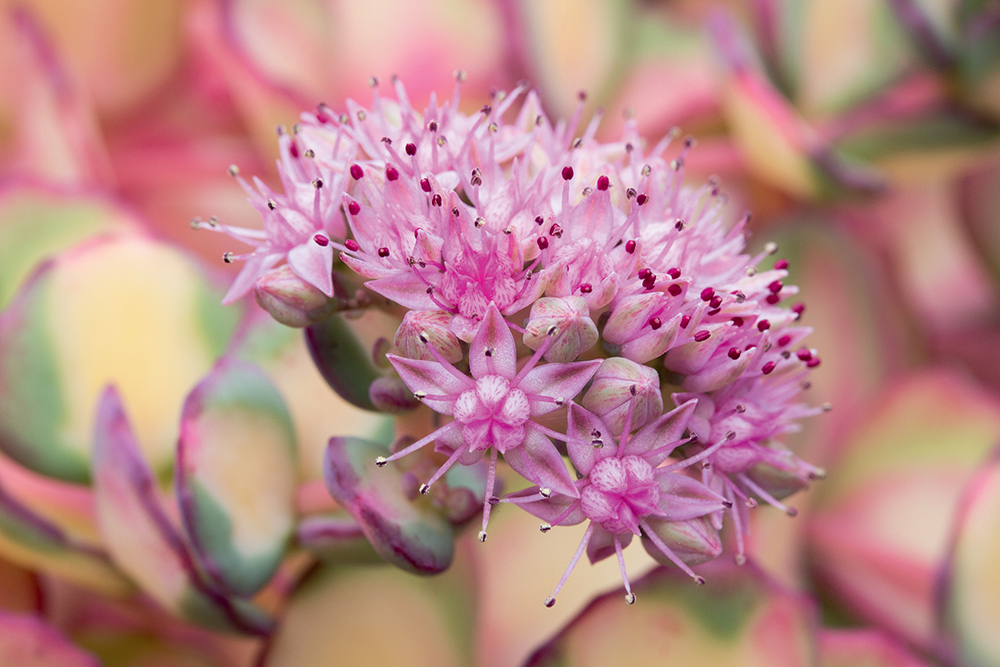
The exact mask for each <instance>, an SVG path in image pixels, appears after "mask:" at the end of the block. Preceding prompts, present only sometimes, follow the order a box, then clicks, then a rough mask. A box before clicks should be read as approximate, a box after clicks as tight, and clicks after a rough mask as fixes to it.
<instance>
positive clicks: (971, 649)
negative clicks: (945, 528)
mask: <svg viewBox="0 0 1000 667" xmlns="http://www.w3.org/2000/svg"><path fill="white" fill-rule="evenodd" d="M952 539H953V543H952V546H951V554H950V558H949V562H948V567H947V569H946V571H945V572H946V574H945V577H944V582H945V586H944V591H943V595H942V600H941V603H942V606H941V609H940V613H941V619H942V626H943V627H944V628H945V632H946V634H947V635H948V637H949V638H950V639H951V640H952V642H953V644H954V648H955V652H956V653H957V655H958V657H959V659H960V660H961V662H962V664H970V665H971V664H977V665H994V664H997V663H998V662H1000V637H998V635H997V632H996V628H997V627H998V625H997V624H998V623H1000V578H998V577H997V563H998V562H1000V450H997V451H996V452H994V455H993V457H992V460H991V461H990V462H989V464H988V465H986V466H984V467H983V469H982V470H980V471H979V472H978V473H977V474H976V476H975V477H973V479H972V482H971V483H970V484H969V486H968V487H967V488H966V492H965V495H964V498H963V502H962V504H961V508H960V512H959V517H958V521H957V523H956V525H955V527H954V533H953V536H952Z"/></svg>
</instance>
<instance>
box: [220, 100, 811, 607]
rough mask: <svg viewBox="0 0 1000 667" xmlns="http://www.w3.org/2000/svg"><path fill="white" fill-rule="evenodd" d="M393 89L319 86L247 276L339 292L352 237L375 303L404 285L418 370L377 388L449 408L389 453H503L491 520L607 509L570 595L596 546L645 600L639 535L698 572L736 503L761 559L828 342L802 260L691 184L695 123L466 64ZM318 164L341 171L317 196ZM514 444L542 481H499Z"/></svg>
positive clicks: (321, 174)
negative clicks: (805, 285)
mask: <svg viewBox="0 0 1000 667" xmlns="http://www.w3.org/2000/svg"><path fill="white" fill-rule="evenodd" d="M393 87H394V90H395V99H388V98H384V97H383V96H382V95H381V94H380V90H379V86H378V83H377V82H374V86H373V100H372V103H371V105H370V106H368V107H364V106H362V105H360V104H358V103H356V102H354V101H348V102H347V104H346V111H345V112H344V113H342V114H337V113H334V112H333V111H332V110H331V109H330V108H329V107H326V106H324V105H321V106H320V107H319V108H318V109H317V110H316V112H315V113H313V114H305V115H304V116H303V117H302V122H301V124H300V125H299V126H298V130H297V133H296V134H294V135H293V136H288V135H285V136H283V137H282V139H281V142H282V147H283V148H282V150H283V153H282V161H281V163H280V165H279V167H280V169H281V171H282V181H283V185H284V187H285V193H284V195H282V196H280V197H279V196H278V195H277V194H275V193H271V192H270V191H267V190H266V189H265V188H264V186H262V185H260V184H258V189H259V191H260V192H261V193H263V194H262V195H261V197H260V198H258V199H255V200H253V201H254V202H255V204H256V205H257V206H258V209H259V210H261V211H262V214H264V215H265V227H266V229H265V233H262V234H263V236H261V237H260V239H258V241H257V242H256V245H257V247H258V249H257V251H255V253H252V256H251V257H250V258H249V261H248V264H247V266H246V267H245V268H244V270H243V272H241V274H240V277H239V279H238V280H237V284H238V285H239V287H237V286H236V285H234V288H233V290H232V291H231V293H239V292H240V291H241V290H244V289H245V285H247V284H252V282H253V281H256V280H259V279H260V276H261V275H262V271H263V269H261V268H260V267H261V266H263V265H264V264H266V265H267V266H272V265H273V263H275V262H280V261H281V259H282V258H284V260H285V261H286V262H287V263H288V265H289V267H290V270H291V271H292V272H294V273H295V274H296V275H297V276H298V277H300V278H301V279H302V280H304V281H306V282H307V283H309V284H310V285H312V286H314V287H316V288H317V289H318V290H319V291H320V292H321V293H323V294H329V292H327V291H325V290H326V288H327V287H329V285H328V283H327V282H325V280H326V278H328V277H329V273H330V272H331V266H332V262H333V261H335V258H334V257H333V255H337V256H338V257H339V260H340V261H342V262H343V264H344V265H345V266H346V267H347V268H348V269H350V270H352V271H353V272H355V273H356V274H357V275H358V276H360V277H361V278H362V279H363V280H364V284H365V287H366V288H367V289H368V290H370V291H372V292H374V293H376V294H378V295H379V296H380V297H382V298H381V299H368V300H367V301H366V302H365V303H368V304H369V305H371V304H376V305H377V304H379V303H384V302H385V301H386V300H388V301H389V302H391V303H394V304H396V306H399V307H402V310H403V312H404V314H403V315H402V316H401V317H399V318H398V319H397V323H398V328H397V330H396V332H395V335H394V336H393V338H392V339H393V344H394V347H395V350H394V352H393V353H391V354H388V355H386V357H387V359H388V361H389V362H390V364H391V367H392V369H393V370H394V371H395V372H396V374H397V375H398V380H397V379H396V378H386V377H379V378H378V379H377V380H376V382H378V383H381V384H379V386H378V387H376V386H375V384H374V383H373V384H372V388H371V389H370V391H369V394H370V395H379V396H382V394H385V395H386V396H387V397H389V398H391V400H387V404H390V403H391V407H393V409H397V407H398V409H406V408H407V407H408V402H407V401H406V400H404V399H405V397H404V396H403V395H402V394H401V393H400V392H401V390H402V385H405V387H406V388H407V389H408V390H409V391H410V392H412V393H413V396H414V397H415V398H416V400H418V401H419V402H420V403H421V404H422V405H423V406H424V407H425V408H426V409H429V410H430V411H433V412H435V413H437V414H438V415H439V417H436V419H435V421H434V423H435V428H434V430H432V431H431V432H429V433H424V434H422V437H419V436H418V437H417V438H416V439H415V440H414V441H413V442H412V444H409V445H408V446H405V447H403V448H402V449H400V450H399V451H396V452H395V453H393V454H392V455H391V456H388V457H379V459H378V460H377V461H376V463H377V464H378V465H379V466H384V465H386V464H387V463H389V462H390V461H394V460H397V459H400V458H402V457H406V456H411V455H414V456H423V454H417V452H418V451H420V450H424V449H425V448H426V447H427V446H428V445H431V444H432V443H434V449H435V450H436V451H437V452H439V453H440V454H443V455H444V456H445V457H446V459H445V461H444V463H443V464H441V463H440V459H437V462H436V463H434V464H433V466H437V467H436V471H435V472H433V473H432V474H430V476H429V477H428V478H427V479H426V480H425V481H424V482H423V484H422V485H421V486H420V487H419V488H420V491H421V492H423V493H427V492H428V491H429V490H430V488H431V486H432V485H433V484H435V483H436V482H437V481H438V480H439V479H440V478H441V477H442V476H443V475H444V474H445V473H446V472H447V471H448V470H449V469H450V468H451V467H453V466H454V465H456V464H459V465H472V464H475V463H478V462H480V461H481V460H483V459H484V458H486V459H488V462H489V463H488V473H487V475H486V483H485V494H484V497H483V520H482V530H481V532H480V540H483V541H485V539H486V528H487V525H488V521H489V516H490V512H491V508H492V506H493V505H494V504H496V503H498V502H504V503H506V504H511V505H515V506H520V507H522V508H524V509H526V510H528V511H529V512H532V513H534V514H536V515H538V516H539V517H541V518H543V519H544V520H545V521H546V523H545V524H543V530H548V529H550V528H551V527H552V526H557V525H567V524H574V523H581V522H583V521H588V522H589V523H588V528H587V530H586V533H585V535H584V539H583V541H582V542H581V544H580V547H579V549H578V550H577V552H576V554H575V555H574V556H573V558H572V560H571V563H570V566H569V567H568V568H567V570H566V573H565V574H564V576H563V578H562V580H561V581H560V582H559V584H558V585H557V587H556V593H557V592H558V591H559V590H560V588H561V587H562V585H563V584H564V583H565V581H566V578H567V577H568V576H569V573H570V572H571V571H572V569H573V567H574V566H575V564H576V562H577V561H578V560H579V558H580V557H581V555H582V554H583V552H584V551H586V552H587V553H588V556H589V558H590V560H591V561H596V560H600V559H602V558H606V557H608V556H609V555H610V554H612V553H615V554H616V555H617V557H618V559H619V563H620V565H621V569H622V576H623V581H624V583H625V588H626V592H627V594H628V599H629V601H632V600H633V599H634V596H632V593H631V588H630V584H629V581H628V577H627V575H626V573H625V571H624V561H623V560H622V550H623V549H624V548H625V547H627V546H628V545H629V544H630V543H631V541H632V539H633V538H635V537H639V538H640V539H641V541H642V542H643V544H644V546H645V547H646V548H647V550H649V552H650V553H651V554H652V555H653V557H654V558H656V559H658V560H660V561H661V562H664V563H672V564H674V565H676V566H677V567H680V568H681V569H683V570H684V571H685V572H687V573H688V574H689V575H690V576H691V577H692V578H694V579H695V580H697V581H701V579H700V577H698V575H696V574H695V573H694V572H693V571H692V570H691V565H694V564H697V563H700V562H704V561H706V560H708V559H710V558H713V557H715V556H716V555H718V554H719V552H720V551H721V542H720V540H719V530H721V528H722V524H723V521H724V520H725V517H727V516H728V517H730V520H731V521H732V522H733V523H734V526H735V528H736V530H735V533H736V535H737V538H738V553H737V560H738V561H741V560H742V559H743V546H742V543H743V542H742V534H743V532H745V530H746V527H747V510H748V505H752V504H755V503H756V499H761V500H764V501H766V502H768V503H770V504H773V505H776V506H778V507H780V508H784V509H787V508H786V507H785V506H784V505H783V504H782V503H781V500H780V499H781V498H783V497H784V496H786V495H788V494H790V493H792V492H794V491H796V490H798V489H800V488H802V487H803V486H804V485H805V484H806V483H807V482H808V481H809V480H810V479H812V478H815V477H818V476H820V473H821V471H819V470H818V469H816V468H813V467H812V466H810V465H809V464H807V463H805V462H803V461H801V460H799V459H798V458H797V457H795V456H794V455H793V454H792V453H791V452H789V451H788V450H787V449H786V448H785V447H784V446H783V445H782V444H781V442H780V438H781V437H782V436H783V435H784V434H785V433H788V432H790V431H792V430H794V429H796V428H797V424H798V421H799V420H800V419H801V418H803V417H807V416H810V415H812V414H814V413H815V412H817V411H818V409H816V408H811V407H808V406H806V405H805V404H804V403H802V402H801V401H800V400H799V398H798V396H799V393H800V392H801V391H802V389H803V388H804V387H805V386H806V385H807V381H806V377H807V376H808V374H809V372H810V371H811V369H812V368H814V367H815V366H816V365H818V364H819V357H818V356H817V355H816V352H815V350H811V349H809V348H806V347H804V346H803V344H802V341H803V339H804V338H805V337H806V336H807V335H808V333H809V329H808V328H806V327H802V326H800V325H799V324H798V320H799V317H800V315H801V314H802V310H803V308H802V307H801V306H799V305H796V306H793V307H791V308H788V307H787V306H786V300H787V299H788V298H789V297H791V296H792V295H794V294H795V293H796V288H795V287H794V286H792V285H789V284H786V281H787V276H788V271H787V262H785V261H784V260H779V261H778V262H776V263H775V264H774V266H773V268H769V269H766V270H762V269H760V266H759V265H760V264H761V263H762V262H763V261H764V260H765V258H767V257H768V256H769V255H773V254H774V253H775V251H776V247H774V246H773V245H768V246H767V247H765V249H764V251H763V252H761V253H760V254H758V255H751V254H749V253H748V252H747V250H746V236H745V228H746V225H747V224H748V222H749V215H744V216H743V217H741V218H740V219H739V220H737V221H736V222H735V224H730V223H728V222H727V220H726V218H725V217H724V211H725V208H724V205H725V203H726V197H725V195H724V194H723V193H722V191H721V185H720V183H719V182H718V179H715V178H713V179H709V181H708V182H707V183H705V184H703V185H701V186H699V187H695V188H690V187H687V186H685V185H684V183H683V178H684V172H685V162H686V159H687V156H688V153H689V152H690V151H691V150H692V149H693V147H694V141H693V139H690V138H688V139H685V140H684V141H683V142H682V145H681V147H680V150H679V151H672V149H671V145H672V142H673V139H674V138H675V137H676V134H677V133H676V132H671V133H670V134H669V135H668V136H666V137H664V138H663V139H662V140H661V141H659V142H657V143H655V144H653V145H652V146H649V145H648V144H647V143H646V142H645V141H644V140H643V139H642V138H641V137H640V136H639V135H638V132H637V129H636V128H637V126H636V123H635V121H634V120H629V121H627V122H626V125H625V128H624V131H623V134H622V137H621V139H620V140H619V141H612V142H599V141H597V140H596V139H595V136H596V131H597V126H598V123H599V115H598V116H597V117H595V119H594V120H593V121H592V122H591V123H590V124H589V125H588V126H587V127H586V128H583V129H582V132H580V133H579V135H578V123H579V118H580V116H581V112H582V105H583V100H582V98H581V106H580V107H578V109H577V112H576V114H575V115H574V116H573V118H571V119H570V120H569V121H568V122H562V121H560V122H557V123H552V122H550V121H549V119H548V118H547V117H546V115H545V114H544V113H543V112H542V110H541V107H540V104H539V101H538V98H537V96H535V95H534V94H533V93H531V92H528V91H527V90H526V89H525V88H524V87H523V86H522V87H518V88H516V89H515V90H513V91H511V92H510V93H497V94H495V96H494V99H493V101H492V103H491V104H489V105H487V106H484V107H482V108H481V109H479V110H478V111H474V112H473V113H465V112H463V111H462V110H461V109H460V86H458V85H457V86H456V89H455V93H454V95H453V96H452V98H451V99H449V100H447V101H444V102H439V101H438V100H437V99H436V98H434V97H432V98H431V100H430V102H429V104H428V105H427V107H426V108H424V109H423V110H422V111H420V110H417V109H415V108H414V107H413V106H412V104H411V103H410V101H409V99H408V97H407V95H406V90H405V89H404V88H403V86H402V84H401V83H400V82H399V81H394V82H393ZM517 104H519V105H520V106H519V108H517V109H516V111H515V105H517ZM306 146H308V148H306V150H308V152H309V154H310V158H309V159H310V160H311V161H310V162H308V163H302V159H303V158H302V152H301V151H302V149H303V148H305V147H306ZM296 151H298V152H299V154H298V155H296ZM310 170H312V171H310ZM310 177H311V178H313V179H316V178H321V179H323V184H324V185H323V187H322V188H319V189H317V188H314V190H313V193H312V194H313V204H312V205H311V208H310V207H309V206H307V203H308V202H307V201H306V197H305V194H306V190H305V189H304V188H303V187H302V184H303V183H305V182H311V181H308V179H309V178H310ZM328 183H329V184H330V187H327V184H328ZM248 190H249V188H248ZM321 191H322V193H321V194H317V193H320V192H321ZM253 196H254V195H253V194H252V197H253ZM262 202H263V203H262ZM272 204H273V206H272ZM338 206H339V208H338ZM343 221H346V227H337V224H338V223H341V222H343ZM278 223H281V224H278ZM272 228H273V229H274V230H275V231H274V233H272V231H271V230H272ZM292 229H294V230H295V232H294V233H293V232H292V231H290V230H292ZM300 230H301V231H302V233H299V231H300ZM226 231H229V232H230V233H232V234H235V233H236V232H233V231H232V230H226ZM306 232H308V234H312V235H313V236H312V237H309V236H308V234H307V233H306ZM318 234H324V235H325V236H323V237H322V239H319V237H318V236H317V235H318ZM321 241H322V242H321ZM310 244H311V245H310ZM320 250H322V252H320ZM307 255H308V257H306V256H307ZM307 259H308V261H306V260H307ZM324 272H325V274H326V275H325V277H324V276H321V275H320V274H323V273H324ZM360 302H361V301H359V303H360ZM282 303H284V301H283V302H282ZM388 310H389V311H390V312H393V313H395V314H397V315H398V313H399V310H398V309H397V310H395V311H393V309H392V308H389V309H388ZM310 312H311V311H310ZM515 333H517V334H518V338H515ZM517 340H520V341H521V344H520V345H519V344H518V342H517ZM399 382H401V383H402V385H400V384H398V383H399ZM382 385H386V390H385V391H382V393H379V391H381V390H382V389H383V387H382ZM584 390H586V391H585V392H584ZM582 392H583V395H582V396H580V394H581V393H582ZM671 398H672V403H671V401H670V399H671ZM576 401H579V403H577V402H576ZM665 410H666V411H665ZM542 417H544V420H543V419H542ZM555 442H561V443H565V450H564V451H565V452H566V453H567V455H568V459H569V460H568V462H567V461H566V460H565V459H564V455H563V454H561V453H560V452H561V451H563V450H560V449H559V448H557V446H556V444H555ZM500 457H503V458H504V459H505V460H506V462H507V463H508V464H509V465H510V466H511V468H513V469H514V471H515V472H517V473H518V474H520V475H522V476H523V477H524V478H525V479H527V480H528V481H529V482H530V483H532V484H534V487H532V488H530V489H528V490H527V491H523V492H519V493H516V494H513V495H512V496H508V497H506V498H499V497H497V496H495V495H494V492H495V488H496V470H497V464H498V461H499V459H500ZM427 463H430V462H429V461H427ZM694 463H701V464H702V465H700V466H694V465H693V464H694ZM567 464H571V465H572V468H573V470H572V471H571V470H570V469H568V468H567ZM422 469H428V468H427V467H426V466H424V467H423V468H422ZM429 469H430V470H433V469H434V467H431V468H429ZM574 473H575V474H574ZM554 595H555V594H553V596H552V597H551V598H550V599H549V601H548V602H547V603H548V604H551V603H552V602H553V601H554Z"/></svg>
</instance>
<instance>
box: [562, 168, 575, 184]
mask: <svg viewBox="0 0 1000 667" xmlns="http://www.w3.org/2000/svg"><path fill="white" fill-rule="evenodd" d="M562 177H563V180H564V181H572V180H573V167H563V170H562Z"/></svg>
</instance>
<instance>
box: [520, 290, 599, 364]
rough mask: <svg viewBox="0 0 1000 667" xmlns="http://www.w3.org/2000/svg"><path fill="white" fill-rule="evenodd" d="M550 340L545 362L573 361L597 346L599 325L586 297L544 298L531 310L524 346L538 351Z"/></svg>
mask: <svg viewBox="0 0 1000 667" xmlns="http://www.w3.org/2000/svg"><path fill="white" fill-rule="evenodd" d="M548 339H551V340H550V342H549V343H548V345H549V348H548V350H546V352H545V358H546V359H547V360H548V361H552V362H568V361H574V360H575V359H576V358H577V357H578V356H580V354H581V353H583V352H586V351H587V350H589V349H590V348H592V347H593V346H594V345H595V344H596V343H597V339H598V334H597V325H596V324H594V321H593V320H592V319H590V309H589V308H588V307H587V302H586V300H585V299H584V298H583V297H579V296H568V297H544V298H542V299H539V300H538V301H536V302H535V303H534V305H532V306H531V314H530V315H528V323H527V324H526V325H525V331H524V344H525V345H527V346H528V347H529V348H531V349H532V350H537V349H538V348H540V347H541V346H542V345H543V344H545V343H546V340H548Z"/></svg>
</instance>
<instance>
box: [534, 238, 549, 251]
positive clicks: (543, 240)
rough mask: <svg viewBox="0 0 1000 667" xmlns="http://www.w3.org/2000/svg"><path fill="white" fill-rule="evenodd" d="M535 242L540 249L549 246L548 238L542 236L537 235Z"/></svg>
mask: <svg viewBox="0 0 1000 667" xmlns="http://www.w3.org/2000/svg"><path fill="white" fill-rule="evenodd" d="M536 243H537V244H538V247H539V248H541V249H542V250H545V249H546V248H548V247H549V240H548V239H547V238H545V237H544V236H539V237H538V240H537V241H536Z"/></svg>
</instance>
